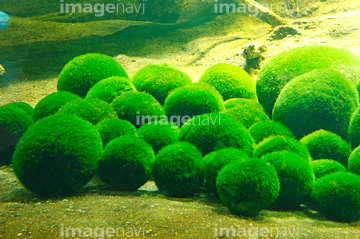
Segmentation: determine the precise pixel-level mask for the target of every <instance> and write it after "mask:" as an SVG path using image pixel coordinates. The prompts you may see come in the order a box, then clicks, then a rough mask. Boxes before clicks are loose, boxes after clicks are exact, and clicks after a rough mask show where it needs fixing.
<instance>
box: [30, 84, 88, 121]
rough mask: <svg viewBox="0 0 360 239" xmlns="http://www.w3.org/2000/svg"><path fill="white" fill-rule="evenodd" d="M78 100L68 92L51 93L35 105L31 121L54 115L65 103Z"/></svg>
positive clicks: (78, 97)
mask: <svg viewBox="0 0 360 239" xmlns="http://www.w3.org/2000/svg"><path fill="white" fill-rule="evenodd" d="M80 99H81V98H80V96H78V95H75V94H74V93H71V92H68V91H58V92H54V93H51V94H50V95H47V96H45V97H44V98H42V99H41V100H40V101H39V102H38V103H37V104H36V105H35V109H34V113H33V119H34V121H35V122H36V121H38V120H39V119H42V118H44V117H46V116H50V115H54V114H56V113H57V112H58V111H59V110H60V109H61V108H62V107H63V106H64V105H66V104H67V103H69V102H72V101H75V100H80Z"/></svg>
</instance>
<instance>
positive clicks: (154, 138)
mask: <svg viewBox="0 0 360 239" xmlns="http://www.w3.org/2000/svg"><path fill="white" fill-rule="evenodd" d="M179 132H180V129H179V128H178V127H177V126H176V125H174V124H172V123H169V122H166V121H164V122H163V121H153V122H149V123H147V124H144V125H143V126H141V127H140V128H139V130H138V131H137V133H138V135H139V137H140V138H142V139H143V140H145V141H146V142H147V143H148V144H150V145H151V147H152V148H153V150H154V152H155V154H157V153H158V152H159V151H160V149H162V148H163V147H165V146H167V145H170V144H173V143H175V142H177V138H178V135H179Z"/></svg>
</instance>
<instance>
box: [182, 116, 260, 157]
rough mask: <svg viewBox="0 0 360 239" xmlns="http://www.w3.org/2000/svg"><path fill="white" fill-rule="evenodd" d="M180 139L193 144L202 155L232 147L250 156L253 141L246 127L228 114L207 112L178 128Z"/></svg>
mask: <svg viewBox="0 0 360 239" xmlns="http://www.w3.org/2000/svg"><path fill="white" fill-rule="evenodd" d="M179 140H180V141H186V142H189V143H191V144H193V145H195V146H196V147H197V148H198V149H199V150H200V152H201V153H202V155H203V156H205V155H207V154H208V153H210V152H212V151H215V150H218V149H222V148H228V147H233V148H237V149H241V150H243V151H244V152H245V153H246V154H247V155H249V156H252V154H253V152H254V141H253V139H252V138H251V136H250V134H249V133H248V131H247V130H246V128H245V127H244V126H243V125H241V124H240V123H238V122H237V121H236V120H235V119H233V118H232V117H230V116H228V115H224V114H219V113H209V114H202V115H199V116H196V117H194V118H192V119H191V120H189V121H188V122H186V123H185V124H184V125H183V126H182V127H181V129H180V134H179Z"/></svg>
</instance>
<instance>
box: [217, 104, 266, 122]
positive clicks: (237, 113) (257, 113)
mask: <svg viewBox="0 0 360 239" xmlns="http://www.w3.org/2000/svg"><path fill="white" fill-rule="evenodd" d="M225 107H226V102H225ZM222 113H223V114H225V115H229V116H231V117H233V118H234V119H236V120H237V121H238V122H239V123H241V124H242V125H244V126H245V128H250V127H251V126H252V125H253V124H255V123H257V122H261V121H269V120H270V119H269V117H268V116H267V115H266V113H265V111H264V109H263V108H262V106H261V105H260V104H259V103H258V102H256V101H254V100H248V99H239V100H238V101H237V104H236V105H234V106H233V107H231V108H229V109H226V110H224V111H223V112H222Z"/></svg>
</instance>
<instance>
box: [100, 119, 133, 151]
mask: <svg viewBox="0 0 360 239" xmlns="http://www.w3.org/2000/svg"><path fill="white" fill-rule="evenodd" d="M96 129H97V131H98V132H99V133H100V135H101V139H102V142H103V146H104V148H105V146H106V145H107V144H108V143H109V142H110V141H111V140H113V139H115V138H117V137H120V136H124V135H136V128H135V126H133V125H132V124H130V123H129V122H128V121H126V120H121V119H117V118H116V119H105V120H103V121H101V122H100V123H98V124H97V125H96Z"/></svg>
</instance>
